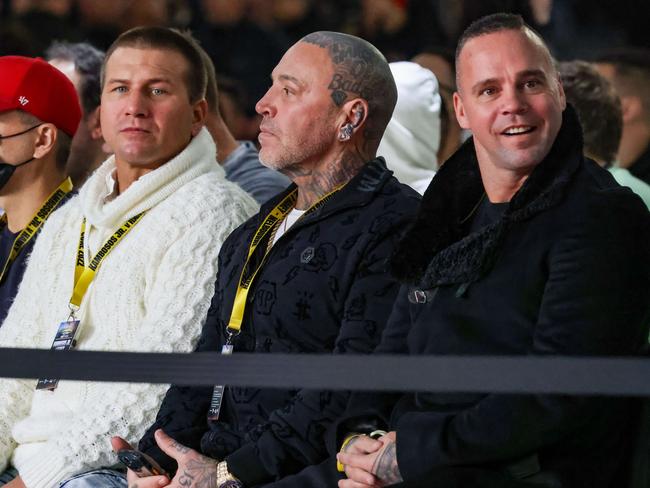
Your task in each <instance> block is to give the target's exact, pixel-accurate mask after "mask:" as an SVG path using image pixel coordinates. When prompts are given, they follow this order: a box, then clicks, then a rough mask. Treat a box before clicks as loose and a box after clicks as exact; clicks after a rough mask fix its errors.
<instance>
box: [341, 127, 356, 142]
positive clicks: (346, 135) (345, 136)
mask: <svg viewBox="0 0 650 488" xmlns="http://www.w3.org/2000/svg"><path fill="white" fill-rule="evenodd" d="M353 131H354V126H353V125H352V124H345V125H344V126H343V127H341V132H340V133H339V141H342V142H343V141H349V140H350V138H351V137H352V132H353Z"/></svg>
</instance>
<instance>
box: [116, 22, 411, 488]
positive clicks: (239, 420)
mask: <svg viewBox="0 0 650 488" xmlns="http://www.w3.org/2000/svg"><path fill="white" fill-rule="evenodd" d="M396 98H397V91H396V88H395V83H394V80H393V78H392V75H391V72H390V69H389V67H388V64H387V63H386V60H385V59H384V58H383V56H382V55H381V54H380V53H379V51H377V50H376V49H375V48H374V47H373V46H372V45H370V44H368V43H367V42H365V41H363V40H361V39H359V38H356V37H353V36H348V35H344V34H339V33H333V32H317V33H313V34H310V35H308V36H306V37H305V38H303V39H302V40H301V41H300V42H298V43H297V44H295V45H294V46H293V47H292V48H291V49H289V51H287V53H286V54H285V56H284V57H283V58H282V60H281V61H280V63H279V64H278V66H277V67H276V68H275V70H274V71H273V74H272V86H271V88H269V90H268V92H267V93H266V95H265V96H264V97H263V98H262V99H261V100H260V101H259V102H258V103H257V111H258V112H259V113H260V114H261V115H262V116H263V120H262V123H261V127H260V129H261V134H260V143H261V150H260V160H261V161H262V162H263V163H264V164H265V165H267V166H269V167H272V168H274V169H277V170H279V171H281V172H283V173H284V174H286V175H287V176H289V178H291V180H292V181H293V184H292V185H291V186H289V187H288V188H287V189H286V190H285V191H284V192H282V193H280V194H279V195H278V196H277V197H275V198H272V199H271V200H270V201H269V202H268V203H267V204H265V205H264V206H263V207H262V209H261V211H260V213H259V214H258V215H256V216H254V217H253V218H251V219H250V220H249V221H248V222H246V223H244V224H243V225H242V226H241V227H239V228H238V229H237V230H236V231H235V232H233V234H232V235H231V236H230V237H229V238H228V240H227V241H226V242H225V243H224V245H223V247H222V249H221V252H220V255H219V275H218V277H217V283H216V290H217V293H216V295H215V297H214V299H213V302H212V307H211V310H210V313H209V317H208V320H207V322H206V324H205V327H204V331H203V335H202V338H201V342H200V344H199V347H198V350H200V351H208V350H211V351H219V350H222V349H223V348H224V346H226V347H229V346H232V347H234V354H239V353H240V352H258V353H335V354H342V353H370V352H371V351H372V350H373V349H374V348H375V347H376V345H377V343H378V342H379V339H380V337H381V331H382V330H383V327H384V325H385V322H386V320H387V318H388V315H389V314H390V310H391V309H392V304H393V302H394V299H395V296H396V295H397V292H398V290H399V283H398V282H397V280H396V279H395V278H393V277H392V276H391V275H390V274H389V273H388V267H387V265H388V258H389V257H390V255H391V254H392V253H393V252H394V250H395V247H396V245H397V242H398V241H399V238H400V237H401V235H403V232H404V230H405V229H406V228H407V224H408V223H410V222H411V221H412V218H413V217H414V216H415V212H416V210H417V206H418V204H419V197H418V196H417V194H416V193H415V192H414V191H412V190H411V189H410V188H408V187H406V186H405V185H402V184H400V183H399V182H398V181H397V180H396V179H395V178H394V177H392V175H391V172H390V171H389V170H387V169H386V164H385V162H384V161H383V159H381V158H375V154H376V150H377V147H378V145H379V141H380V139H381V137H382V134H383V132H384V129H385V127H386V124H387V123H388V121H389V120H390V117H391V115H392V112H393V108H394V106H395V102H396ZM290 367H291V365H290V364H288V365H287V368H290ZM211 400H212V402H211ZM347 400H348V393H347V392H329V391H314V390H291V391H287V390H273V389H260V388H229V387H228V386H227V385H226V388H225V390H224V392H223V401H222V402H219V401H217V400H216V398H215V397H213V388H210V387H208V388H183V387H172V388H170V390H169V391H168V393H167V395H166V397H165V400H164V402H163V405H162V407H161V409H160V412H159V414H158V417H157V421H156V423H155V424H154V425H153V426H152V427H151V428H150V429H149V431H148V433H147V434H146V435H145V437H144V438H143V439H142V441H141V443H140V449H141V450H143V451H145V452H146V453H148V454H150V455H152V456H153V457H154V458H156V459H157V460H158V461H159V462H160V463H161V464H162V465H163V466H164V467H166V468H168V469H170V470H172V472H173V470H174V462H173V460H175V461H177V463H178V469H177V472H176V476H175V478H174V479H173V480H172V486H176V483H178V484H180V485H182V486H215V487H222V486H226V484H227V483H231V484H229V485H227V486H231V487H232V486H242V485H245V486H255V485H258V484H262V483H265V482H269V481H273V480H275V479H279V478H281V477H283V476H285V475H288V474H291V473H295V472H297V471H299V470H300V469H302V468H303V467H305V466H308V465H310V464H313V463H318V462H320V461H322V460H323V459H325V458H326V457H327V450H326V447H325V442H324V436H323V434H324V432H325V431H326V429H327V428H328V426H329V425H330V424H331V423H332V422H333V421H334V420H335V419H336V418H338V416H340V415H341V414H342V413H343V411H344V409H345V406H346V404H347ZM206 417H208V418H206ZM161 428H162V429H164V431H165V432H166V434H168V435H169V437H168V436H167V435H166V434H165V433H163V432H162V431H160V430H158V429H161ZM156 431H157V432H156ZM154 433H155V438H154ZM172 438H173V440H172ZM114 444H115V446H116V447H122V446H123V444H122V443H121V441H119V439H115V440H114ZM181 444H183V445H181ZM159 447H160V448H159ZM199 452H202V453H203V454H204V455H202V454H200V453H199ZM172 458H173V459H172ZM216 461H221V462H220V463H219V465H218V466H217V462H216ZM129 480H130V483H129V485H131V484H132V482H135V481H136V480H135V478H134V474H133V473H129ZM159 481H162V480H161V478H159V477H149V478H148V479H145V478H143V479H140V480H137V486H139V487H144V486H159V485H157V483H158V482H159ZM207 481H210V482H214V484H206V483H207ZM163 482H164V481H163Z"/></svg>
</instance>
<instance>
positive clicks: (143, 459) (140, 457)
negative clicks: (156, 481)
mask: <svg viewBox="0 0 650 488" xmlns="http://www.w3.org/2000/svg"><path fill="white" fill-rule="evenodd" d="M117 458H118V459H119V460H120V462H121V463H122V464H123V465H124V466H126V467H127V468H129V469H130V470H131V471H133V472H134V473H135V474H136V475H137V476H138V477H139V478H142V477H144V476H158V475H164V476H167V477H169V475H168V474H167V473H166V472H165V470H164V469H162V468H161V467H160V465H159V464H158V463H157V462H156V461H154V460H153V458H151V456H147V455H146V454H145V453H143V452H140V451H136V450H135V449H120V450H119V451H117Z"/></svg>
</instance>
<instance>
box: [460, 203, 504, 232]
mask: <svg viewBox="0 0 650 488" xmlns="http://www.w3.org/2000/svg"><path fill="white" fill-rule="evenodd" d="M509 204H510V202H504V203H492V202H490V200H488V198H487V197H486V196H484V197H483V199H482V200H481V203H479V206H478V208H477V209H476V212H475V213H474V216H473V218H472V219H471V224H470V228H469V231H470V233H472V232H476V231H477V230H479V229H482V228H483V227H485V226H487V225H490V224H492V223H494V222H496V221H497V220H499V219H500V218H501V215H503V212H505V210H506V208H507V207H508V205H509Z"/></svg>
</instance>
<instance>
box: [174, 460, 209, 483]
mask: <svg viewBox="0 0 650 488" xmlns="http://www.w3.org/2000/svg"><path fill="white" fill-rule="evenodd" d="M178 484H179V485H181V486H188V487H190V488H218V485H217V462H216V461H215V460H214V459H210V458H208V457H205V456H198V457H197V459H190V460H189V461H188V462H187V463H185V465H184V466H183V471H182V473H180V475H179V477H178Z"/></svg>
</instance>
